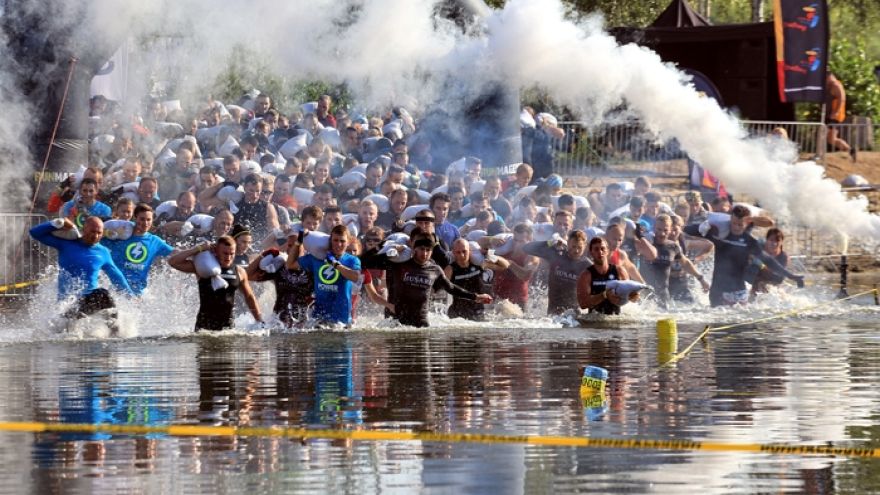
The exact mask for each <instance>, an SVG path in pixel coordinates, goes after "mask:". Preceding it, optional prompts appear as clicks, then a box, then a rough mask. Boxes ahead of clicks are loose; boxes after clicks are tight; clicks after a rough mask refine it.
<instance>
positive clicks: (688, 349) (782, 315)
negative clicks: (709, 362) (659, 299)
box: [663, 289, 880, 366]
mask: <svg viewBox="0 0 880 495" xmlns="http://www.w3.org/2000/svg"><path fill="white" fill-rule="evenodd" d="M868 294H873V295H874V303H875V304H876V303H878V302H880V301H878V289H872V290H869V291H865V292H860V293H858V294H853V295H851V296H847V297H842V298H840V299H835V300H834V301H828V302H824V303H821V304H814V305H812V306H806V307H803V308H797V309H793V310H791V311H786V312H784V313H777V314H775V315H771V316H767V317H764V318H758V319H756V320H749V321H744V322H742V323H734V324H731V325H724V326H720V327H710V326H708V325H707V326H706V328H704V329H703V331H702V332H700V335H698V336H697V338H696V339H694V341H693V342H691V344H690V345H689V346H687V347H685V348H684V350H682V351H681V352H679V353H678V354H676V355H674V356H672V358H670V359H669V361H667V362H665V363H663V366H670V365H673V364H675V363H677V362H678V361H681V360H682V359H683V358H684V357H685V356H687V355H688V353H690V352H691V349H693V348H694V346H695V345H696V344H697V342H699V341H700V340H701V339H703V337H705V336H706V335H708V334H709V332H713V331H716V330H729V329H731V328H736V327H744V326H748V325H754V324H755V323H763V322H765V321H771V320H778V319H780V318H786V317H789V316H794V315H797V314H798V313H803V312H806V311H812V310H814V309H817V308H821V307H824V306H831V305H833V304H837V303H839V302H842V301H847V300H849V299H855V298H857V297H862V296H867V295H868Z"/></svg>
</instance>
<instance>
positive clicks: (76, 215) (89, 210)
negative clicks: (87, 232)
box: [61, 177, 113, 229]
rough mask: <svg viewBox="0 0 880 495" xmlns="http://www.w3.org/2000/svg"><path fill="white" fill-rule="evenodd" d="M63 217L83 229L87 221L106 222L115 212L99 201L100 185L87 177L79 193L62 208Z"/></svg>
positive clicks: (81, 184)
mask: <svg viewBox="0 0 880 495" xmlns="http://www.w3.org/2000/svg"><path fill="white" fill-rule="evenodd" d="M61 216H62V217H64V218H69V219H70V220H71V221H72V222H73V223H74V225H76V226H77V228H80V229H81V228H83V226H84V225H85V219H86V218H88V217H98V218H100V219H101V220H106V219H108V218H110V217H112V216H113V211H112V210H111V209H110V207H109V206H107V205H106V204H104V203H102V202H100V201H98V183H97V182H96V181H95V179H92V178H91V177H86V178H85V179H83V180H82V182H81V183H80V185H79V193H78V194H77V195H76V197H75V198H73V199H71V200H70V201H68V202H67V203H64V206H62V207H61Z"/></svg>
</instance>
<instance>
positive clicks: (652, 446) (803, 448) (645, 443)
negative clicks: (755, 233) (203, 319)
mask: <svg viewBox="0 0 880 495" xmlns="http://www.w3.org/2000/svg"><path fill="white" fill-rule="evenodd" d="M0 431H15V432H30V433H45V432H56V433H73V432H77V433H98V432H102V433H115V434H118V435H145V434H157V433H159V434H165V435H170V436H187V437H191V436H237V437H285V438H298V439H307V438H310V439H314V438H323V439H333V440H362V441H402V442H412V441H421V442H442V443H485V444H528V445H542V446H548V447H593V448H610V449H649V450H694V451H696V450H702V451H712V452H755V453H765V454H785V455H835V456H841V457H880V449H873V448H858V447H835V446H832V445H787V444H751V443H718V442H696V441H690V440H648V439H639V438H630V439H614V438H588V437H563V436H533V435H494V434H483V433H431V432H413V431H377V430H312V429H304V428H288V427H281V426H275V427H265V428H261V427H247V426H242V427H235V426H198V425H164V426H150V425H110V424H75V423H36V422H0Z"/></svg>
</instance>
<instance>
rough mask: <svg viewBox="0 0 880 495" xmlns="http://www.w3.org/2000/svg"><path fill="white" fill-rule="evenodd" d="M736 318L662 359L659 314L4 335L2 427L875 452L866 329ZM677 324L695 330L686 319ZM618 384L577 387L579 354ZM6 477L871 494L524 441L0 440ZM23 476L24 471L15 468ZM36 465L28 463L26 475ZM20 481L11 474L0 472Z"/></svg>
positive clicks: (839, 476) (76, 487)
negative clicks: (609, 319) (30, 338)
mask: <svg viewBox="0 0 880 495" xmlns="http://www.w3.org/2000/svg"><path fill="white" fill-rule="evenodd" d="M826 326H827V323H823V322H806V323H799V324H797V325H784V324H780V325H776V326H768V325H764V326H754V327H741V328H738V329H735V330H731V331H729V332H727V333H719V334H718V335H713V336H712V338H710V339H708V340H707V341H706V342H705V343H703V344H699V345H698V348H697V349H696V350H695V351H694V352H693V354H692V355H691V356H689V357H688V358H687V359H686V360H684V361H682V362H681V363H679V364H678V366H677V367H674V368H658V367H657V365H658V354H657V352H656V344H657V342H656V337H655V334H654V332H653V329H652V328H637V329H631V330H628V331H624V330H620V329H610V330H609V329H592V330H590V329H585V330H578V331H562V330H547V331H541V332H537V333H532V334H525V333H520V334H516V335H513V334H512V333H511V332H508V331H505V330H503V329H480V330H478V331H474V330H456V329H454V328H449V329H443V330H438V331H430V332H406V331H402V332H389V331H385V332H350V333H308V334H298V335H280V336H273V337H246V336H223V337H216V336H194V337H188V338H182V339H162V340H146V341H106V342H101V341H97V342H55V343H36V344H28V345H24V344H21V345H10V346H6V347H0V383H2V384H4V385H5V386H4V387H0V397H2V399H3V400H0V404H3V405H2V406H0V411H2V418H0V419H3V420H37V421H51V422H55V421H62V422H77V423H109V424H167V423H189V424H200V425H233V426H268V425H282V426H291V427H307V428H345V429H360V428H367V429H386V430H392V431H393V430H426V431H439V432H447V431H448V432H491V433H511V434H514V433H515V434H530V435H591V436H596V437H613V438H624V437H644V438H670V439H706V440H711V441H719V442H744V443H766V442H807V443H821V442H834V443H838V444H839V443H847V442H849V443H850V444H853V445H868V446H876V445H877V444H878V443H880V438H878V436H880V429H878V428H877V427H876V426H875V424H876V419H877V418H876V415H877V410H878V404H880V401H878V394H877V392H876V387H875V386H874V384H875V383H876V381H877V378H878V367H877V366H876V365H875V364H874V363H875V360H874V359H873V357H874V356H875V355H876V352H877V351H878V346H880V340H877V339H876V338H874V329H873V328H872V327H871V326H868V325H858V324H853V325H850V326H846V327H841V328H839V329H838V330H837V331H836V332H835V333H834V334H833V338H829V334H828V332H827V331H825V330H824V327H826ZM681 332H682V334H683V335H687V336H693V335H696V334H697V333H698V332H699V329H698V328H696V327H694V328H689V327H687V326H685V327H684V328H682V329H681ZM585 364H593V365H596V366H601V367H603V368H606V369H607V370H608V371H609V373H610V377H609V380H608V385H607V390H608V393H607V398H606V400H604V401H603V400H599V401H598V402H595V401H589V400H588V401H582V400H581V398H580V397H579V386H580V376H579V368H580V366H582V365H585ZM7 436H8V437H9V439H10V440H11V441H13V443H14V444H15V448H12V447H10V444H9V443H7V445H6V446H5V447H0V459H3V461H4V462H3V463H2V464H0V466H2V467H0V476H2V478H3V479H4V480H6V481H7V483H6V486H14V487H15V490H14V491H16V492H19V493H20V492H39V493H59V492H67V491H83V492H89V493H95V492H117V491H120V490H122V491H186V492H199V493H201V492H210V493H215V492H217V491H236V492H238V491H254V490H259V491H261V492H264V491H300V492H322V493H326V492H359V493H360V492H364V491H366V492H377V491H382V492H386V491H392V492H393V491H401V492H407V493H408V492H412V491H415V490H421V491H428V492H450V491H455V492H462V493H483V492H490V493H535V492H550V491H552V492H573V491H583V490H584V489H586V488H588V489H591V490H595V491H600V492H608V491H639V492H641V491H654V490H658V489H659V490H662V491H675V492H689V491H697V492H755V491H776V492H786V491H789V492H806V493H835V492H838V491H841V492H846V491H871V490H872V489H876V488H878V487H880V479H878V475H876V474H875V473H876V469H874V467H875V465H876V461H872V460H832V459H830V458H823V457H809V458H808V457H781V456H768V455H756V454H741V453H735V452H720V453H701V452H674V451H647V450H643V451H635V450H613V449H604V450H602V449H567V448H549V447H535V446H525V445H480V444H441V443H421V442H381V443H379V442H375V443H371V442H351V441H346V440H303V439H297V438H235V437H167V436H159V435H153V436H147V437H128V436H118V435H116V436H111V435H108V434H40V435H23V434H7ZM22 469H24V471H21V470H22ZM21 472H30V473H31V475H30V476H29V477H22V476H20V474H18V473H21ZM10 483H12V484H10Z"/></svg>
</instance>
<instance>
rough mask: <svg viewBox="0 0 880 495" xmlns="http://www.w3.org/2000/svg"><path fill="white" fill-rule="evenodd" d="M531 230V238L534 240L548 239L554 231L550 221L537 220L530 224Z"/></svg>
mask: <svg viewBox="0 0 880 495" xmlns="http://www.w3.org/2000/svg"><path fill="white" fill-rule="evenodd" d="M532 232H533V234H532V239H534V240H536V241H548V240H550V238H551V237H553V234H555V233H556V232H554V230H553V224H552V223H550V222H539V223H536V224H534V225H532ZM557 235H559V234H557Z"/></svg>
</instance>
